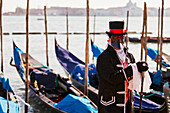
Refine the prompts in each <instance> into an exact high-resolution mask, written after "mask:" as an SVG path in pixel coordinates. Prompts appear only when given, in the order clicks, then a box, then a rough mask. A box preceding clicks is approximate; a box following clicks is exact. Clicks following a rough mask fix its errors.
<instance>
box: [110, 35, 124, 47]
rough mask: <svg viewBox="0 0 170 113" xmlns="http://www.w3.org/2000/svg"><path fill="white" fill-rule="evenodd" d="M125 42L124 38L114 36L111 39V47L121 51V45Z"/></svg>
mask: <svg viewBox="0 0 170 113" xmlns="http://www.w3.org/2000/svg"><path fill="white" fill-rule="evenodd" d="M123 42H124V36H112V37H111V45H112V46H114V47H116V48H118V49H120V48H121V46H120V43H123Z"/></svg>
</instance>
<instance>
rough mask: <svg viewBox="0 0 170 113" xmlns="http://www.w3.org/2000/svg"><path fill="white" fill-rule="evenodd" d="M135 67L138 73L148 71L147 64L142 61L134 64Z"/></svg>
mask: <svg viewBox="0 0 170 113" xmlns="http://www.w3.org/2000/svg"><path fill="white" fill-rule="evenodd" d="M136 65H137V68H138V71H139V72H140V73H142V72H144V71H147V70H148V69H149V67H148V64H147V63H146V62H144V61H139V62H137V63H136Z"/></svg>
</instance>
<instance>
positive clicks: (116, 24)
mask: <svg viewBox="0 0 170 113" xmlns="http://www.w3.org/2000/svg"><path fill="white" fill-rule="evenodd" d="M109 29H110V32H108V31H106V34H108V35H109V37H110V36H121V35H125V34H127V30H124V21H110V22H109Z"/></svg>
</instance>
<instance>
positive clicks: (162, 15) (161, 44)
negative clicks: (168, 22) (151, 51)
mask: <svg viewBox="0 0 170 113" xmlns="http://www.w3.org/2000/svg"><path fill="white" fill-rule="evenodd" d="M163 17H164V0H162V13H161V40H160V70H161V69H162V46H163Z"/></svg>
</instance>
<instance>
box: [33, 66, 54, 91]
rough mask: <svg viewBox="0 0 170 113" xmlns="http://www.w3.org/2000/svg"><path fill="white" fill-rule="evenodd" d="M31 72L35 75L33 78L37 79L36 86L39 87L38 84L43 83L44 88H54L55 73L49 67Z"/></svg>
mask: <svg viewBox="0 0 170 113" xmlns="http://www.w3.org/2000/svg"><path fill="white" fill-rule="evenodd" d="M33 73H34V76H35V80H37V83H38V87H40V85H43V86H45V88H48V89H52V88H55V76H56V75H55V74H54V73H53V72H52V71H51V70H50V69H46V70H42V71H38V70H33Z"/></svg>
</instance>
